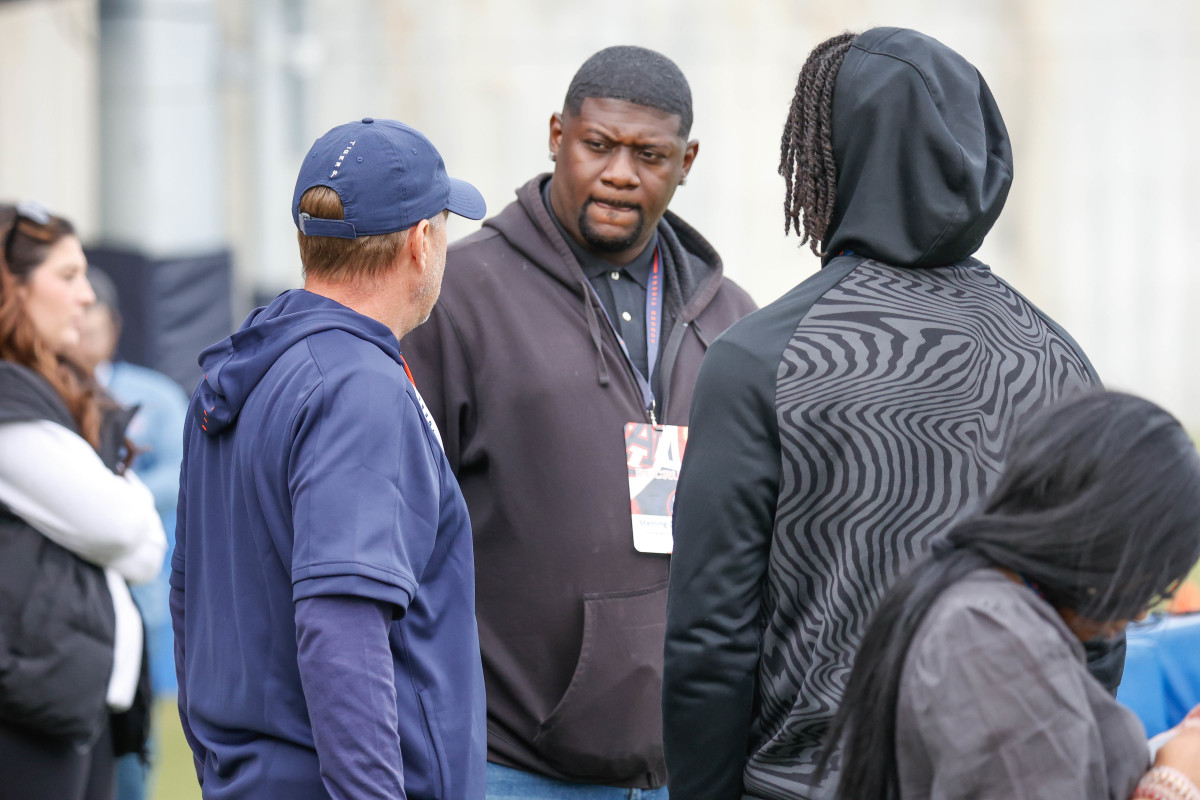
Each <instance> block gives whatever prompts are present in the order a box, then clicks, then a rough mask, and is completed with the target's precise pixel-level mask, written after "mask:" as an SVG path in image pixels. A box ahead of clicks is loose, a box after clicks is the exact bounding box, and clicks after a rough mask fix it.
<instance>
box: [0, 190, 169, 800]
mask: <svg viewBox="0 0 1200 800" xmlns="http://www.w3.org/2000/svg"><path fill="white" fill-rule="evenodd" d="M0 245H2V247H0V799H7V798H14V799H15V798H21V799H22V800H28V799H32V798H55V800H76V799H78V798H86V800H94V799H95V800H100V799H102V798H111V797H112V794H113V790H114V784H113V762H114V756H115V754H116V753H117V752H118V751H120V750H121V749H123V748H126V749H127V748H130V747H132V748H135V749H136V748H137V747H139V746H140V745H141V742H137V741H134V742H132V743H130V742H129V741H127V734H128V733H129V731H128V729H127V726H126V723H128V722H129V720H128V719H126V718H125V717H122V716H120V713H122V712H126V711H127V710H128V709H129V708H130V706H131V705H132V704H133V701H134V698H135V695H136V694H137V689H138V684H139V678H140V677H141V670H142V667H143V661H144V659H143V652H142V651H143V647H142V635H143V631H142V623H141V617H140V615H139V614H138V611H137V608H136V606H135V605H134V604H133V600H132V599H131V597H130V594H129V589H128V586H127V583H126V582H127V581H132V582H140V581H146V580H150V579H152V578H153V577H154V576H155V575H156V574H157V573H158V571H159V569H160V568H161V567H162V559H163V552H164V549H165V547H166V539H165V537H164V535H163V530H162V523H161V522H160V521H159V519H158V515H157V513H156V512H155V508H154V499H153V497H152V495H151V494H150V492H149V490H148V489H147V488H146V487H145V486H144V485H143V484H142V483H141V482H140V481H138V480H137V478H136V477H135V476H134V475H133V473H132V472H130V471H128V470H127V469H126V467H128V465H129V461H130V459H131V457H132V451H131V449H130V448H129V446H128V443H127V442H126V441H125V438H124V425H125V423H126V422H127V421H128V416H129V415H128V413H126V412H124V411H123V410H122V409H120V408H118V407H117V406H116V405H115V404H114V403H112V402H111V401H109V400H108V399H107V398H106V397H105V395H104V394H103V392H102V391H101V390H100V389H99V388H98V387H97V386H96V384H95V382H94V380H93V379H92V378H91V377H90V376H88V375H86V374H84V373H83V371H81V370H80V369H78V368H77V367H76V366H74V365H73V364H72V363H71V362H70V361H68V360H67V359H66V357H65V356H64V355H63V353H64V352H65V351H66V350H67V348H69V347H70V346H72V345H73V344H76V343H77V342H78V339H79V325H80V323H81V321H82V318H83V312H84V309H85V308H86V307H87V305H88V304H90V303H91V302H92V301H93V300H94V295H93V294H92V290H91V287H90V286H89V284H88V280H87V261H86V259H85V258H84V254H83V249H82V247H81V246H80V244H79V239H78V238H77V237H76V236H75V232H74V230H73V228H72V227H71V225H70V223H69V222H67V221H66V220H65V219H62V218H61V217H57V216H54V215H52V214H50V213H48V212H47V211H46V210H45V209H43V208H42V207H40V206H38V205H35V204H28V203H22V204H17V205H5V204H0ZM114 721H116V724H114ZM139 724H140V723H139ZM134 738H135V739H136V738H138V736H134Z"/></svg>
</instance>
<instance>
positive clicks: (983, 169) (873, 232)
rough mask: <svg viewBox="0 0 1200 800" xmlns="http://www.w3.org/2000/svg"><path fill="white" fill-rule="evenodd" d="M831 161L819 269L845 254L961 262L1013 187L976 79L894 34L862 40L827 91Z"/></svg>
mask: <svg viewBox="0 0 1200 800" xmlns="http://www.w3.org/2000/svg"><path fill="white" fill-rule="evenodd" d="M833 154H834V160H835V162H836V164H837V174H838V178H837V202H836V204H835V207H834V213H833V217H832V219H831V221H830V226H829V231H828V232H827V233H826V240H825V242H824V243H823V244H824V249H825V253H826V256H825V259H824V260H825V262H826V263H828V262H829V261H830V260H832V259H833V258H834V257H836V256H837V254H838V253H841V252H843V251H847V250H848V251H853V252H854V253H855V254H856V255H861V256H865V257H867V258H874V259H878V260H880V261H883V262H886V263H888V264H893V265H897V266H910V267H923V266H939V265H944V264H953V263H956V262H959V261H962V260H964V259H965V258H967V257H968V256H970V255H971V254H972V253H974V252H975V251H976V250H978V249H979V246H980V245H981V244H982V243H983V238H984V236H986V235H987V232H988V231H989V230H990V229H991V227H992V225H993V224H994V223H995V221H996V218H997V217H998V216H999V215H1000V210H1001V209H1002V208H1003V207H1004V201H1005V199H1006V198H1007V197H1008V189H1009V186H1010V185H1011V183H1012V174H1013V166H1012V148H1011V146H1010V144H1009V139H1008V131H1007V130H1006V129H1005V127H1004V120H1003V119H1002V118H1001V116H1000V110H999V108H997V106H996V101H995V100H994V99H993V98H992V93H991V91H990V90H989V89H988V86H987V83H985V82H984V80H983V76H982V75H980V74H979V71H978V70H977V69H975V67H973V66H971V64H970V63H969V62H968V61H967V60H966V59H964V58H963V57H962V56H960V55H959V54H958V53H956V52H954V51H953V50H951V49H950V48H948V47H946V46H945V45H943V44H942V43H941V42H938V41H937V40H935V39H932V38H930V37H928V36H926V35H924V34H921V33H918V32H916V31H912V30H906V29H903V28H875V29H872V30H869V31H867V32H866V33H863V34H862V35H860V36H859V37H858V38H857V39H855V40H854V42H853V44H852V45H851V46H850V50H849V51H848V52H847V54H846V58H845V61H843V62H842V66H841V69H840V70H839V71H838V76H837V80H836V83H835V84H834V92H833Z"/></svg>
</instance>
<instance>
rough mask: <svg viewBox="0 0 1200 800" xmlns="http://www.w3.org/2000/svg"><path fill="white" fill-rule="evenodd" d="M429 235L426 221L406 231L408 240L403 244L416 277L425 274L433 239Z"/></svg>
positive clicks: (427, 221)
mask: <svg viewBox="0 0 1200 800" xmlns="http://www.w3.org/2000/svg"><path fill="white" fill-rule="evenodd" d="M430 233H431V231H430V228H429V220H427V219H423V220H421V221H420V222H418V223H417V224H416V225H413V226H412V227H411V228H409V229H408V239H407V240H406V241H405V243H404V244H405V247H407V248H408V257H409V259H410V260H411V261H412V263H413V266H414V268H415V269H416V270H417V274H418V275H424V274H425V267H426V265H427V264H428V263H429V256H430V254H431V253H432V246H433V237H432V236H431V235H430Z"/></svg>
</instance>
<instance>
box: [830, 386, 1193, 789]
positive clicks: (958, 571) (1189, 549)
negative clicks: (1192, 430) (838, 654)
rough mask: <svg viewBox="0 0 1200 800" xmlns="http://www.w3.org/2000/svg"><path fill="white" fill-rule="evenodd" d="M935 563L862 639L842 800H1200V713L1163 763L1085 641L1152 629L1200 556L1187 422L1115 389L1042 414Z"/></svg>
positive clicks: (843, 732)
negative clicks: (1150, 618)
mask: <svg viewBox="0 0 1200 800" xmlns="http://www.w3.org/2000/svg"><path fill="white" fill-rule="evenodd" d="M932 550H933V554H932V556H931V557H928V558H926V559H925V560H923V561H921V562H919V563H918V564H917V565H916V566H914V567H913V568H912V569H911V570H910V571H909V572H908V573H907V574H906V575H905V576H904V577H903V578H902V579H901V580H900V581H899V582H897V583H896V584H895V586H893V587H892V589H891V590H890V591H889V592H888V593H887V594H886V595H885V596H884V598H883V600H882V601H881V602H880V604H879V607H878V610H877V611H876V613H875V615H874V616H873V617H872V619H871V622H870V625H868V627H867V630H866V633H865V634H864V636H863V641H862V645H861V646H860V647H859V650H858V655H857V658H856V660H855V662H854V669H853V671H852V672H851V674H850V679H849V682H848V684H847V686H846V692H845V696H844V697H843V698H842V704H841V708H840V710H839V712H838V715H837V717H836V719H835V720H834V724H833V728H832V730H831V732H830V735H829V741H830V742H831V744H832V743H836V742H840V743H841V744H842V745H843V747H842V749H841V781H840V784H839V786H838V793H837V796H838V797H840V798H854V800H890V799H891V798H897V800H931V799H932V798H939V800H993V799H994V800H1002V799H1003V800H1009V798H1016V797H1022V798H1047V800H1049V798H1054V799H1055V800H1059V799H1060V798H1081V800H1082V799H1083V798H1088V800H1104V799H1105V798H1107V800H1127V798H1130V797H1133V798H1135V800H1141V799H1142V798H1145V800H1194V799H1195V798H1198V797H1200V789H1198V788H1197V784H1200V707H1198V708H1197V709H1195V710H1194V711H1193V712H1192V713H1191V715H1189V717H1188V719H1186V720H1185V721H1184V723H1183V724H1182V725H1180V726H1179V727H1178V728H1176V729H1175V730H1174V731H1172V732H1171V733H1170V734H1169V735H1168V736H1167V737H1162V738H1165V739H1166V741H1165V743H1163V744H1162V745H1161V747H1160V748H1159V749H1158V751H1157V754H1156V755H1155V757H1154V761H1153V766H1152V765H1151V761H1150V756H1149V755H1148V751H1147V747H1146V732H1145V729H1144V728H1143V727H1142V724H1141V722H1139V721H1138V719H1137V717H1136V716H1135V715H1134V714H1133V712H1132V711H1130V710H1129V709H1127V708H1125V707H1124V706H1122V705H1120V704H1118V703H1117V702H1116V701H1115V700H1114V699H1113V698H1112V697H1111V696H1110V695H1109V694H1108V692H1106V691H1105V689H1104V687H1102V686H1101V685H1100V684H1099V683H1098V682H1097V681H1096V680H1095V678H1093V677H1092V676H1091V675H1089V674H1088V670H1087V668H1086V666H1085V661H1084V652H1083V647H1082V645H1081V643H1082V642H1088V641H1091V640H1093V639H1095V638H1096V637H1097V636H1104V637H1112V636H1116V635H1117V634H1119V633H1120V631H1121V630H1123V629H1124V627H1125V625H1126V623H1127V622H1129V621H1130V620H1131V619H1138V618H1141V617H1142V616H1144V615H1145V614H1146V612H1147V610H1148V609H1149V608H1150V607H1151V606H1153V605H1155V604H1156V603H1157V602H1158V601H1159V600H1160V599H1161V598H1162V597H1164V596H1169V595H1170V594H1171V593H1172V591H1173V590H1174V589H1175V588H1176V587H1178V586H1179V585H1180V582H1181V581H1182V580H1183V578H1184V576H1186V575H1187V573H1188V570H1189V569H1190V568H1191V567H1192V565H1193V564H1195V563H1196V560H1197V558H1200V454H1197V452H1196V447H1195V445H1194V444H1193V443H1192V441H1191V439H1190V438H1189V437H1188V435H1187V433H1186V432H1185V431H1184V430H1183V427H1182V426H1181V425H1180V424H1179V422H1178V421H1177V420H1175V419H1174V418H1173V417H1172V416H1171V415H1170V414H1168V413H1167V412H1165V411H1163V410H1162V409H1161V408H1158V407H1157V406H1155V405H1154V404H1153V403H1150V402H1148V401H1146V400H1142V399H1140V398H1137V397H1132V396H1130V395H1124V394H1116V393H1104V392H1096V393H1089V394H1085V395H1082V396H1078V397H1075V398H1073V399H1071V400H1067V401H1065V402H1063V403H1060V404H1058V405H1055V406H1053V407H1051V408H1049V409H1047V410H1043V411H1042V412H1040V413H1039V414H1037V415H1036V416H1034V417H1031V418H1029V420H1028V421H1027V422H1026V423H1024V424H1022V425H1021V427H1020V428H1019V430H1018V431H1017V433H1016V435H1015V437H1014V438H1013V441H1012V445H1011V447H1010V448H1009V449H1008V454H1007V456H1006V459H1005V467H1004V472H1003V474H1002V475H1001V477H1000V481H999V484H998V485H997V487H996V489H995V491H994V492H992V494H991V495H990V496H989V497H988V499H987V501H986V502H985V503H984V504H983V505H982V506H981V507H980V508H979V509H978V510H976V511H975V512H973V513H972V514H970V515H969V516H967V517H966V518H964V519H962V520H961V521H959V522H956V523H955V524H954V526H953V527H952V528H951V529H950V531H949V532H948V533H947V534H946V535H945V536H944V537H941V538H938V539H936V540H934V542H933V548H932ZM1156 741H1157V738H1156ZM829 754H830V756H831V757H837V756H836V748H834V747H832V746H831V747H830V749H829Z"/></svg>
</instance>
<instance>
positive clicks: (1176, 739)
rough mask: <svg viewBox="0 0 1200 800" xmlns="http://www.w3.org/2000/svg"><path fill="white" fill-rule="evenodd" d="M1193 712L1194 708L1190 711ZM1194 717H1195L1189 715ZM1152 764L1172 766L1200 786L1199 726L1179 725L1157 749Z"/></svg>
mask: <svg viewBox="0 0 1200 800" xmlns="http://www.w3.org/2000/svg"><path fill="white" fill-rule="evenodd" d="M1192 713H1193V714H1195V713H1196V712H1195V709H1193V711H1192ZM1189 717H1190V718H1191V719H1196V718H1197V717H1191V715H1189ZM1154 766H1156V767H1160V766H1166V767H1174V768H1175V769H1177V770H1179V771H1180V772H1182V773H1183V774H1184V775H1186V776H1187V777H1188V778H1189V779H1190V780H1191V781H1192V783H1193V784H1195V785H1196V786H1200V727H1196V726H1195V725H1192V724H1189V725H1180V726H1179V729H1178V733H1176V734H1175V736H1173V737H1172V738H1171V739H1170V740H1168V741H1167V742H1165V743H1164V744H1163V746H1162V747H1161V748H1159V750H1158V755H1157V756H1156V757H1155V759H1154Z"/></svg>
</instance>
